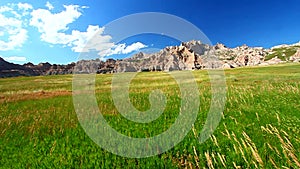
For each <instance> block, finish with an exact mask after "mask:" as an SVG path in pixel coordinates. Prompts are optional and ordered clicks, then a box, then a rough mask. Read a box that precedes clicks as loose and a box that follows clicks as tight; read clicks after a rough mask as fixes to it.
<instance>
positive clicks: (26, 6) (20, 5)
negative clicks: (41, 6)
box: [17, 2, 33, 11]
mask: <svg viewBox="0 0 300 169" xmlns="http://www.w3.org/2000/svg"><path fill="white" fill-rule="evenodd" d="M17 6H18V8H19V9H20V10H24V11H28V10H30V9H33V7H32V5H30V4H28V3H20V2H19V3H18V4H17Z"/></svg>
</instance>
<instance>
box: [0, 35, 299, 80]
mask: <svg viewBox="0 0 300 169" xmlns="http://www.w3.org/2000/svg"><path fill="white" fill-rule="evenodd" d="M287 62H300V42H299V43H296V44H292V45H279V46H275V47H272V48H270V49H264V48H262V47H249V46H247V45H243V46H239V47H235V48H228V47H226V46H225V45H223V44H216V45H214V46H210V45H207V44H203V43H201V42H200V41H190V42H182V43H181V45H180V46H170V47H166V48H164V49H162V50H161V51H159V52H157V53H152V54H149V53H143V52H140V53H137V54H135V55H133V56H132V57H130V58H125V59H121V60H114V59H107V60H106V61H102V60H100V59H95V60H80V61H78V62H76V63H71V64H68V65H57V64H50V63H48V62H47V63H40V64H38V65H34V64H32V63H26V64H24V65H18V64H13V63H9V62H6V61H5V60H4V59H2V58H0V77H16V76H39V75H58V74H72V73H74V72H75V73H99V74H105V73H121V72H148V71H174V70H200V69H218V68H224V69H227V68H228V69H230V68H237V67H244V66H267V65H273V64H279V63H287Z"/></svg>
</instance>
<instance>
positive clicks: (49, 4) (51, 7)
mask: <svg viewBox="0 0 300 169" xmlns="http://www.w3.org/2000/svg"><path fill="white" fill-rule="evenodd" d="M46 7H47V8H48V9H49V10H52V9H54V7H53V5H52V4H51V3H50V2H49V1H47V3H46Z"/></svg>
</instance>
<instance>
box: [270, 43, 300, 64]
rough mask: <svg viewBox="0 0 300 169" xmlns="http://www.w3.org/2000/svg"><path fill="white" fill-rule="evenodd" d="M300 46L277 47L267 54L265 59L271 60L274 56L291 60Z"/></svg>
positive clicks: (283, 59)
mask: <svg viewBox="0 0 300 169" xmlns="http://www.w3.org/2000/svg"><path fill="white" fill-rule="evenodd" d="M299 48H300V46H290V47H282V48H275V49H273V50H272V52H271V53H270V54H269V55H267V56H266V59H265V60H270V59H272V58H275V57H277V58H279V59H281V60H282V61H289V59H290V57H291V56H293V55H294V54H295V53H296V52H297V50H298V49H299Z"/></svg>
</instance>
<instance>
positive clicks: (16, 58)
mask: <svg viewBox="0 0 300 169" xmlns="http://www.w3.org/2000/svg"><path fill="white" fill-rule="evenodd" d="M3 59H4V60H6V61H8V62H25V61H26V57H22V56H10V57H3Z"/></svg>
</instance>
